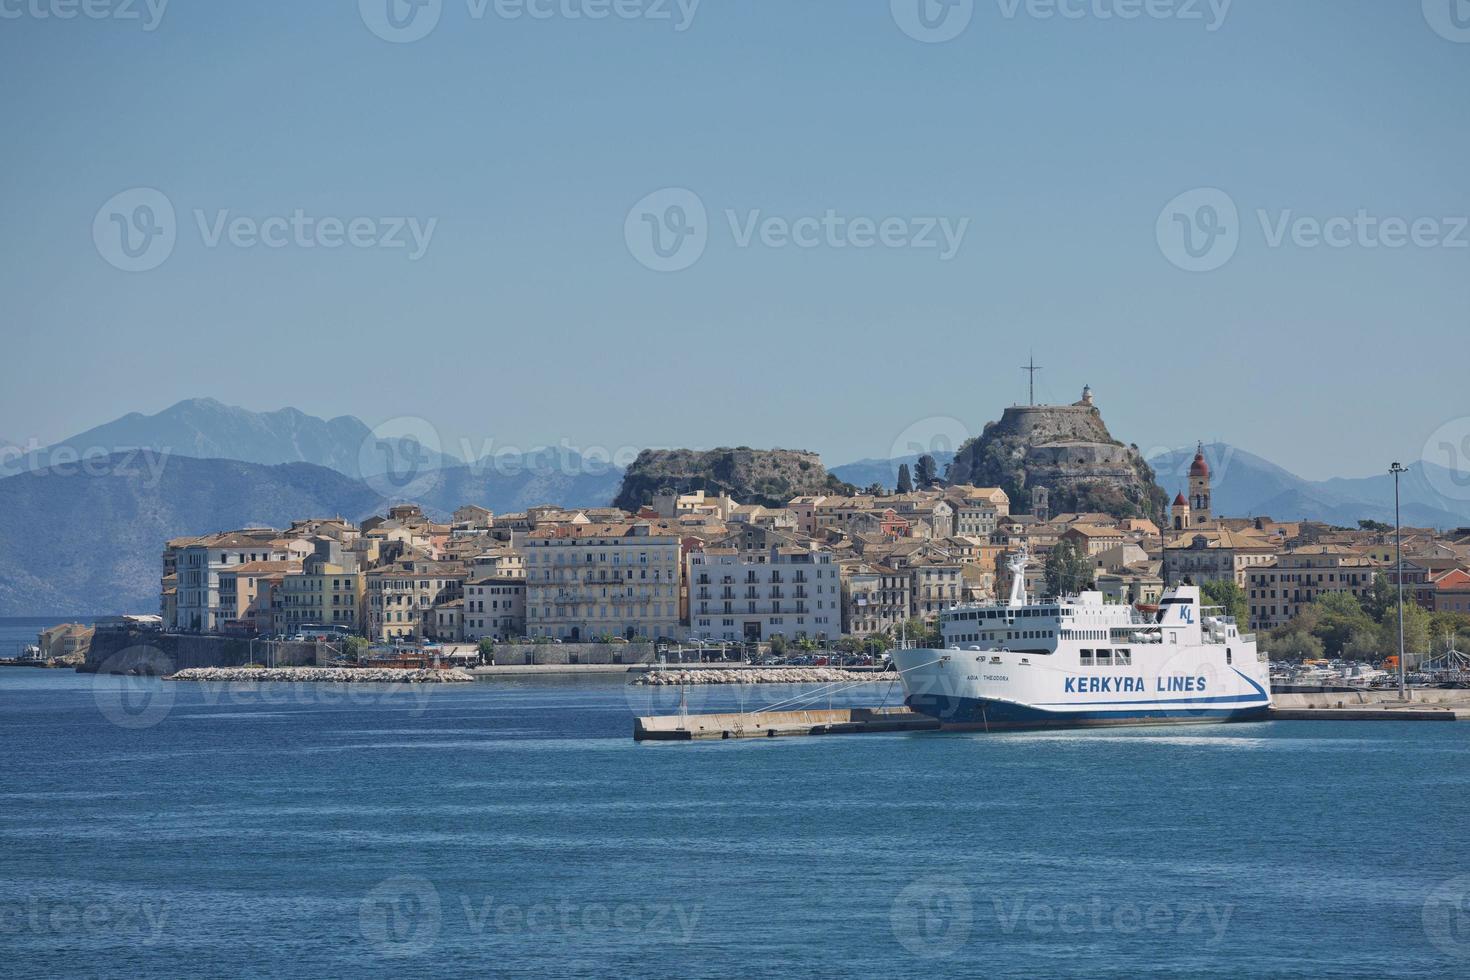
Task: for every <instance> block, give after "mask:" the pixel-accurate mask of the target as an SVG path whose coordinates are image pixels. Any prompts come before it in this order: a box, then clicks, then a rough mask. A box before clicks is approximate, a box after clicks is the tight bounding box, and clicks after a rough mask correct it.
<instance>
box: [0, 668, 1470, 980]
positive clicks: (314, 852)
mask: <svg viewBox="0 0 1470 980" xmlns="http://www.w3.org/2000/svg"><path fill="white" fill-rule="evenodd" d="M882 690H883V689H882V688H876V689H874V690H872V691H867V692H863V693H861V694H858V695H856V700H858V701H861V702H863V703H873V702H874V701H876V700H877V699H878V697H879V696H880V694H881V692H882ZM791 693H792V691H791V690H790V689H778V688H760V689H743V688H741V689H726V688H721V689H709V688H700V689H695V690H694V692H693V694H692V695H691V705H690V707H691V709H692V710H696V711H698V710H712V709H715V708H722V707H725V708H734V707H737V706H741V705H743V706H744V707H747V708H754V707H758V706H761V705H763V704H765V703H767V702H769V701H773V700H776V699H777V698H780V697H783V696H786V695H789V694H791ZM675 697H676V694H675V693H674V692H663V691H659V692H650V691H648V690H647V689H639V688H632V689H630V688H627V687H625V686H623V685H622V683H621V681H620V680H614V679H600V680H588V681H585V682H569V683H550V682H537V683H533V682H524V683H507V684H488V683H481V684H476V685H473V686H471V685H464V686H457V687H442V688H421V689H418V690H407V691H406V690H395V689H371V690H370V689H365V688H364V689H356V688H354V689H348V688H344V687H325V688H316V687H301V688H292V687H289V686H281V687H273V688H266V689H257V688H249V689H238V690H233V689H230V688H226V687H220V686H210V687H205V686H199V685H191V684H165V683H164V682H162V681H157V680H151V679H125V678H102V679H100V680H98V681H97V682H96V683H95V684H94V680H93V679H92V678H90V677H87V676H82V675H76V674H72V673H69V672H63V671H54V670H53V671H41V670H24V669H10V670H5V671H0V744H3V746H4V748H3V753H4V754H3V757H0V962H3V963H4V964H5V966H4V968H3V969H4V973H5V974H6V975H7V976H56V975H89V976H96V975H111V976H150V975H167V976H182V975H189V976H236V975H254V976H289V977H297V976H299V977H321V976H332V977H349V976H350V977H356V976H435V977H443V976H476V977H484V976H545V977H568V976H659V977H755V976H768V975H780V976H793V977H804V976H839V975H845V976H888V975H892V976H925V977H974V976H982V975H983V976H990V977H996V976H1001V977H1008V976H1013V977H1051V976H1086V977H1097V976H1111V977H1136V976H1170V977H1174V976H1210V977H1222V978H1225V977H1228V978H1235V977H1241V976H1264V975H1276V976H1280V975H1294V976H1307V975H1311V976H1334V977H1385V976H1406V977H1407V976H1417V977H1435V976H1465V975H1467V973H1470V911H1467V910H1470V904H1467V895H1470V829H1467V823H1466V820H1465V806H1466V801H1467V799H1470V765H1467V763H1470V726H1467V725H1448V724H1447V725H1436V724H1418V725H1415V724H1413V723H1368V724H1362V723H1359V724H1354V723H1340V722H1328V723H1303V722H1298V723H1284V722H1277V723H1265V724H1257V725H1237V726H1228V727H1214V728H1189V729H1173V730H1160V729H1138V730H1115V731H1108V732H1101V733H1099V732H1081V733H1061V734H1004V735H992V736H983V735H973V736H972V735H932V734H931V735H894V736H859V737H849V738H824V739H799V738H798V739H775V740H758V741H744V742H726V743H719V742H716V743H702V744H679V745H675V744H664V745H638V744H635V743H634V742H633V741H632V739H631V737H630V732H631V723H632V717H633V716H634V714H635V713H648V712H651V711H669V710H673V708H674V704H673V700H674V698H675Z"/></svg>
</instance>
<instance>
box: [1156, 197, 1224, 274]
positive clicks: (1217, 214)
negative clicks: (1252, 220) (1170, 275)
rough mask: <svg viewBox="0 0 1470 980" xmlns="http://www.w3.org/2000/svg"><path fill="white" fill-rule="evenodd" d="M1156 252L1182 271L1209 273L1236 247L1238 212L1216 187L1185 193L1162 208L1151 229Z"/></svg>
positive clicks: (1219, 265) (1220, 264) (1222, 263)
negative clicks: (1156, 247)
mask: <svg viewBox="0 0 1470 980" xmlns="http://www.w3.org/2000/svg"><path fill="white" fill-rule="evenodd" d="M1155 236H1156V238H1157V239H1158V243H1159V251H1161V252H1163V253H1164V258H1166V259H1168V260H1169V261H1170V262H1172V263H1173V264H1174V265H1176V266H1178V267H1179V268H1181V269H1183V270H1185V271H1186V272H1213V271H1214V270H1216V269H1218V268H1220V267H1221V266H1223V265H1224V264H1225V263H1227V262H1229V261H1230V260H1231V259H1232V258H1234V257H1235V250H1236V249H1237V248H1238V247H1239V246H1240V212H1239V211H1238V210H1237V208H1236V207H1235V201H1233V200H1232V199H1231V197H1230V195H1229V194H1226V193H1225V192H1224V191H1222V190H1219V189H1218V188H1213V187H1203V188H1200V189H1198V190H1192V191H1187V192H1185V193H1183V194H1180V195H1179V196H1178V197H1176V198H1174V200H1172V201H1170V202H1169V203H1168V204H1167V205H1165V207H1164V210H1163V211H1162V212H1161V213H1160V214H1159V220H1158V222H1157V224H1156V226H1155Z"/></svg>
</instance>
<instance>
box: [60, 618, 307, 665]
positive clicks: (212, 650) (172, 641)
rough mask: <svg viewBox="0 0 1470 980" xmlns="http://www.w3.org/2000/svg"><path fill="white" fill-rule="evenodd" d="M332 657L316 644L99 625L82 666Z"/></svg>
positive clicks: (273, 661) (276, 662)
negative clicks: (271, 641) (267, 641)
mask: <svg viewBox="0 0 1470 980" xmlns="http://www.w3.org/2000/svg"><path fill="white" fill-rule="evenodd" d="M331 656H332V654H331V651H329V650H328V649H327V648H326V647H322V648H321V651H320V656H319V655H318V649H317V644H315V643H272V644H269V645H267V644H265V643H263V642H260V641H256V642H255V643H254V645H253V647H252V644H251V642H250V641H249V640H245V639H239V638H236V637H227V636H196V635H194V634H188V633H158V632H150V631H148V630H126V629H124V630H98V631H97V632H96V634H95V635H94V636H93V637H92V646H91V649H89V650H88V651H87V660H86V662H85V663H84V664H83V665H82V666H81V667H79V668H77V669H78V670H80V671H83V672H85V673H90V674H96V673H102V674H154V675H157V676H160V677H162V676H165V675H168V674H173V673H177V672H178V671H180V670H187V669H189V668H191V667H241V666H244V665H245V664H248V663H252V662H253V663H258V664H260V663H271V664H274V665H275V666H277V667H317V666H322V661H324V660H325V659H327V658H330V657H331Z"/></svg>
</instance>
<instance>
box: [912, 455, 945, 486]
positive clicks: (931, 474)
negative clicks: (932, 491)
mask: <svg viewBox="0 0 1470 980" xmlns="http://www.w3.org/2000/svg"><path fill="white" fill-rule="evenodd" d="M937 479H939V464H938V463H936V462H935V461H934V457H933V456H930V455H929V454H928V453H925V454H924V455H922V456H920V457H919V461H918V462H917V463H915V464H914V483H916V484H917V485H918V486H919V487H921V488H922V487H927V486H929V485H930V484H931V483H933V482H934V481H935V480H937Z"/></svg>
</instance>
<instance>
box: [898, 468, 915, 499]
mask: <svg viewBox="0 0 1470 980" xmlns="http://www.w3.org/2000/svg"><path fill="white" fill-rule="evenodd" d="M898 492H899V493H913V492H914V480H913V477H911V476H910V475H909V464H908V463H900V464H899V466H898Z"/></svg>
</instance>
